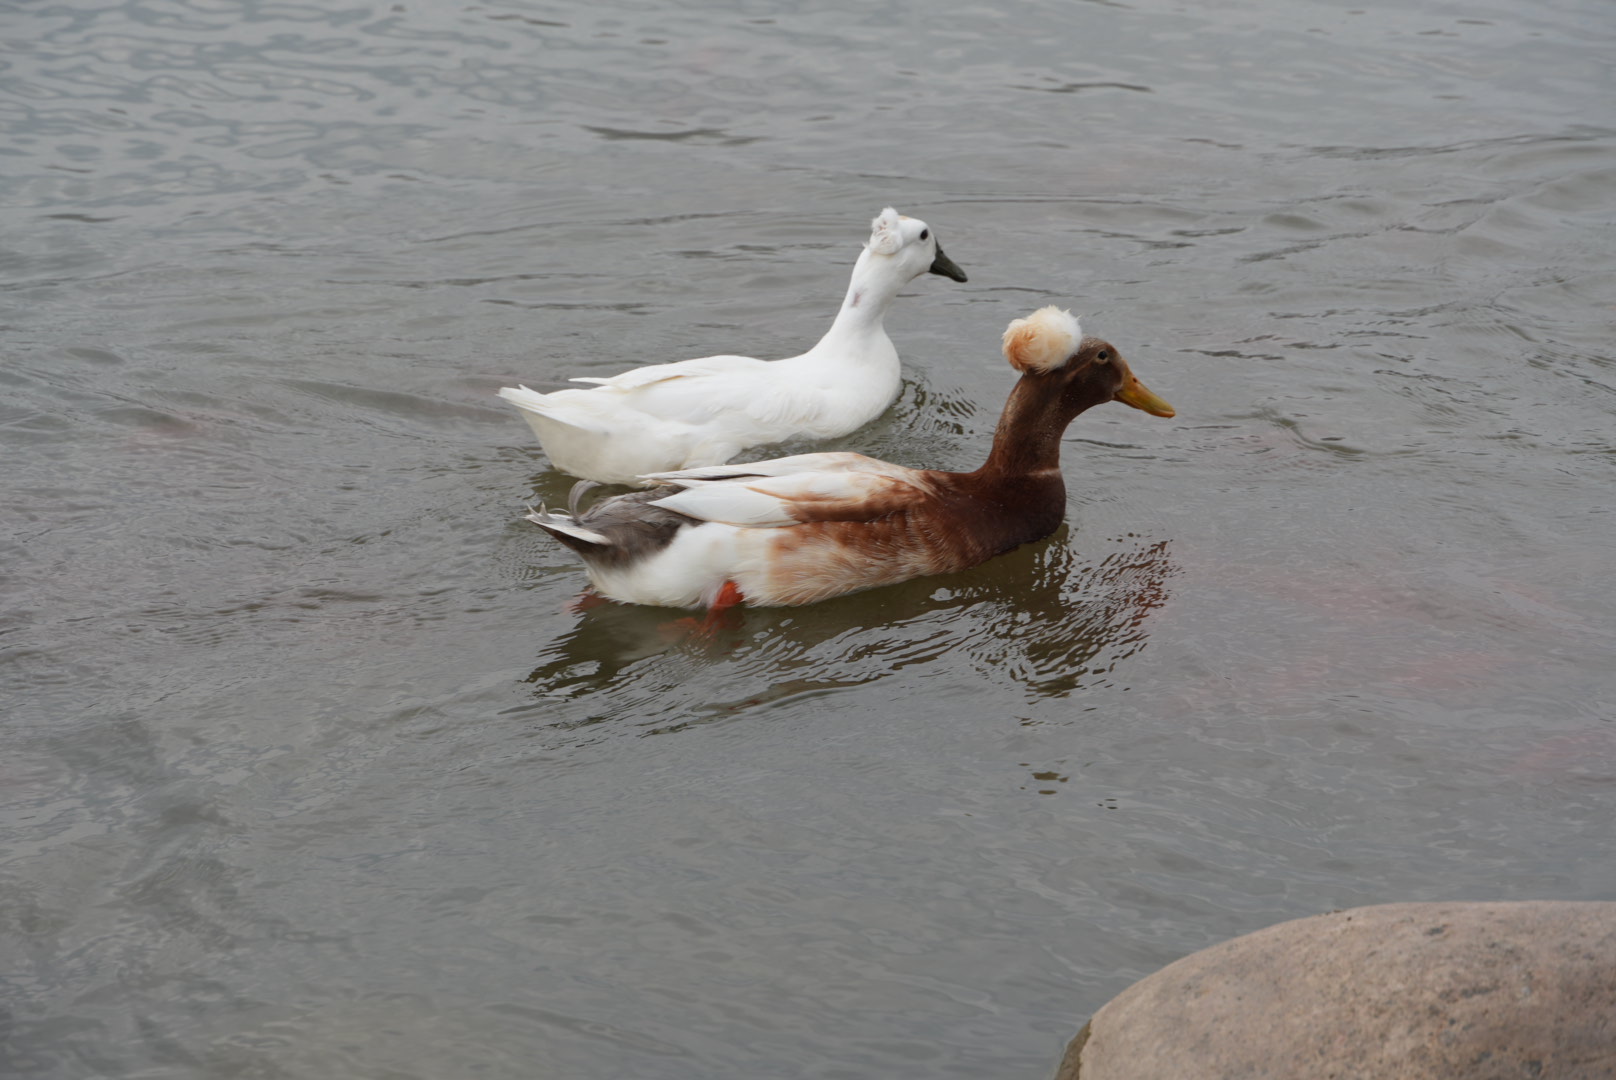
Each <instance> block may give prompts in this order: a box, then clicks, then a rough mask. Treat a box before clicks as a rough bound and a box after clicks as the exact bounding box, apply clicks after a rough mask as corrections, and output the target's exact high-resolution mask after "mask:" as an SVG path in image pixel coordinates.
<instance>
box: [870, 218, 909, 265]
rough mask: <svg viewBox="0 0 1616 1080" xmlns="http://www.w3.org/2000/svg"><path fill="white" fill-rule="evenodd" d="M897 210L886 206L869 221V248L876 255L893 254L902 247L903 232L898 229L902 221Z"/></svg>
mask: <svg viewBox="0 0 1616 1080" xmlns="http://www.w3.org/2000/svg"><path fill="white" fill-rule="evenodd" d="M902 220H903V219H902V218H900V217H899V216H898V212H897V211H896V210H894V209H892V207H890V206H889V207H887V208H886V209H885V210H882V211H881V213H880V214H878V215H877V216H876V218H875V220H874V221H872V222H870V245H869V246H870V250H871V251H872V252H874V253H875V254H877V255H893V254H896V253H897V250H898V249H899V248H901V247H903V234H902V233H901V232H899V231H898V226H899V224H900V223H901V222H902Z"/></svg>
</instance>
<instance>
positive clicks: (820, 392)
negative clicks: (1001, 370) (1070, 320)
mask: <svg viewBox="0 0 1616 1080" xmlns="http://www.w3.org/2000/svg"><path fill="white" fill-rule="evenodd" d="M925 273H932V274H941V275H942V276H943V277H947V278H952V279H953V280H955V281H964V280H966V277H965V271H963V270H961V269H960V268H959V267H958V266H956V265H955V264H954V261H953V260H952V259H950V258H949V257H948V256H947V255H944V254H943V249H942V247H941V246H939V245H938V243H937V236H936V234H935V233H933V232H932V230H931V227H930V226H928V225H927V224H926V223H925V222H924V221H921V220H920V219H919V218H911V217H904V216H903V215H901V214H899V213H898V212H897V211H896V210H894V209H893V208H892V207H890V206H889V207H887V208H886V209H884V210H882V211H881V213H880V214H879V215H878V216H877V217H876V218H875V220H874V221H872V222H871V223H870V239H869V242H868V243H866V244H865V246H864V250H863V251H862V252H861V253H860V254H859V257H858V261H857V262H855V263H854V264H853V279H852V281H851V282H850V283H849V284H848V287H847V295H846V297H845V298H844V299H843V300H842V307H841V310H840V311H838V312H837V313H836V321H835V322H833V323H831V327H830V329H829V330H828V331H827V332H826V333H825V336H824V337H822V338H820V339H819V344H817V345H815V346H814V347H813V348H811V349H809V350H808V351H807V352H805V353H803V354H802V355H801V356H793V357H790V358H788V359H784V360H758V359H755V358H753V357H750V356H704V357H701V358H699V359H695V360H681V361H679V362H677V363H672V364H653V365H651V366H648V367H641V368H635V369H633V370H632V371H625V372H623V373H621V374H619V375H614V376H612V377H610V378H604V379H601V378H589V377H581V378H575V379H573V380H571V381H572V382H582V383H596V384H598V385H596V386H593V387H591V388H589V389H587V390H582V389H567V390H556V391H553V392H551V393H548V394H541V393H539V392H537V391H535V390H530V389H528V388H527V387H526V386H514V387H512V386H507V387H505V388H503V389H502V390H500V392H499V396H500V397H502V398H504V399H505V400H506V401H509V402H510V403H511V404H512V405H515V406H516V407H517V408H518V409H520V410H521V411H522V416H523V417H524V418H525V419H526V420H527V422H528V425H529V426H530V427H532V429H533V433H534V434H535V435H537V436H538V438H539V442H540V444H541V445H542V446H543V447H544V452H545V454H546V455H547V456H548V457H549V459H550V463H551V464H552V465H554V466H555V467H556V468H557V469H560V470H561V471H563V472H567V473H571V474H572V475H573V476H580V477H583V478H584V479H587V480H596V481H600V482H603V483H608V484H632V483H637V482H639V477H641V476H643V475H645V474H648V473H656V472H664V471H669V470H678V469H692V468H697V467H699V466H703V465H722V464H723V463H724V462H727V461H729V460H730V459H731V458H733V457H734V456H735V455H736V454H739V453H740V452H741V451H743V450H746V449H748V448H751V447H755V446H766V445H769V444H771V443H777V442H783V441H785V440H786V439H795V438H815V439H828V438H832V437H834V436H837V435H846V434H847V433H848V432H851V431H856V430H857V429H858V428H860V427H863V426H864V425H865V424H867V423H869V422H870V421H871V420H874V419H875V418H876V417H877V416H879V415H881V413H882V412H884V411H885V410H886V408H887V406H889V405H891V404H892V402H893V400H894V399H895V398H896V397H897V396H898V389H899V366H898V350H897V349H896V348H894V347H893V345H892V339H891V338H889V337H887V332H886V328H885V327H884V326H883V325H882V323H883V320H884V319H885V317H886V313H887V308H888V306H890V305H891V303H892V300H893V298H894V297H896V296H897V295H898V290H899V289H901V288H903V287H904V286H905V285H907V284H909V282H911V281H913V280H914V279H915V278H917V277H919V276H920V275H921V274H925Z"/></svg>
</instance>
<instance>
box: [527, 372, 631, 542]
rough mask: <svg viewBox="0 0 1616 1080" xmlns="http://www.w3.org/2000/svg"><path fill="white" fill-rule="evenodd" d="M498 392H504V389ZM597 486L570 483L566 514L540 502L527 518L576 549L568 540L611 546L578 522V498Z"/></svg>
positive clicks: (582, 482)
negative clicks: (551, 509)
mask: <svg viewBox="0 0 1616 1080" xmlns="http://www.w3.org/2000/svg"><path fill="white" fill-rule="evenodd" d="M500 392H501V393H502V394H503V393H504V391H500ZM532 392H533V391H531V390H529V391H528V393H530V394H531V393H532ZM599 486H600V485H599V484H597V483H595V482H594V481H593V480H580V481H578V482H577V483H576V484H574V485H572V490H571V491H570V492H568V493H567V513H566V514H558V513H552V512H551V511H550V510H549V509H547V508H546V507H545V505H544V504H543V503H540V504H539V508H538V509H537V510H535V509H533V507H531V506H530V507H528V513H527V520H529V521H531V522H532V523H533V524H535V525H537V526H539V528H541V529H544V530H545V531H547V532H549V533H550V534H552V535H553V536H555V538H556V539H557V540H560V541H561V542H562V543H563V544H566V545H567V546H568V547H570V548H575V549H576V548H578V547H579V545H578V544H577V543H568V541H569V540H572V541H579V542H581V543H584V544H590V545H593V546H595V547H611V546H612V540H611V537H609V536H606V535H605V534H603V533H598V532H596V531H595V530H594V529H586V528H585V527H584V526H582V525H580V524H578V517H579V514H578V500H579V499H580V498H582V497H583V494H584V492H586V491H588V490H589V489H590V488H597V487H599Z"/></svg>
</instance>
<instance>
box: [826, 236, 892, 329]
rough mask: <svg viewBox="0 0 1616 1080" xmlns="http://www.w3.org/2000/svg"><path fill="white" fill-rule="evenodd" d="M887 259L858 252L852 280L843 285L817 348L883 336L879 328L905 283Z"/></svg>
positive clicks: (890, 258)
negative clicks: (832, 319)
mask: <svg viewBox="0 0 1616 1080" xmlns="http://www.w3.org/2000/svg"><path fill="white" fill-rule="evenodd" d="M893 270H894V263H893V260H892V257H891V256H888V255H872V254H871V253H870V252H869V251H868V250H866V251H864V252H862V253H861V254H860V255H859V257H858V262H856V263H854V264H853V280H852V281H850V282H849V283H848V285H847V295H846V296H845V297H843V298H842V309H841V310H840V311H838V312H837V313H836V321H835V322H833V323H831V326H830V329H829V330H828V331H827V332H826V333H825V336H824V338H823V339H822V341H821V344H824V343H825V342H830V341H837V340H845V339H847V338H856V337H863V336H866V335H879V334H884V333H886V328H885V326H884V325H883V323H884V320H885V319H886V314H887V307H888V306H889V305H891V303H892V301H893V299H894V298H895V297H896V296H897V295H898V290H899V289H901V288H903V286H904V284H905V282H902V281H899V280H898V277H897V275H895V274H894V273H893Z"/></svg>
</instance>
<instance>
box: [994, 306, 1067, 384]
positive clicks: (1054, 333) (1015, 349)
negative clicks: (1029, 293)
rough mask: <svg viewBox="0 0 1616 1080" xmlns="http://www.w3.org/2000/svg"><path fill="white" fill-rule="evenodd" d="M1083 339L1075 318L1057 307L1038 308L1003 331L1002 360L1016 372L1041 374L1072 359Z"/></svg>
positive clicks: (1014, 321)
mask: <svg viewBox="0 0 1616 1080" xmlns="http://www.w3.org/2000/svg"><path fill="white" fill-rule="evenodd" d="M1082 340H1083V330H1082V328H1081V327H1080V326H1079V325H1078V322H1077V316H1075V315H1073V314H1072V313H1071V312H1070V311H1063V310H1062V309H1060V308H1058V307H1053V306H1051V307H1045V308H1039V309H1038V310H1037V311H1035V312H1033V313H1032V314H1031V315H1028V316H1027V317H1026V318H1025V319H1015V320H1013V321H1012V322H1011V323H1010V325H1009V326H1008V327H1006V328H1005V331H1004V358H1005V359H1006V360H1008V361H1010V366H1011V367H1013V368H1015V369H1016V370H1017V371H1027V372H1036V373H1038V374H1040V375H1044V374H1047V373H1049V372H1051V371H1054V370H1055V369H1056V368H1058V367H1060V366H1061V365H1062V364H1065V363H1066V361H1067V360H1069V359H1071V357H1072V354H1073V353H1075V352H1077V346H1078V343H1079V342H1080V341H1082Z"/></svg>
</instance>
